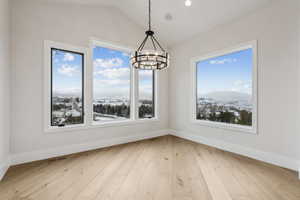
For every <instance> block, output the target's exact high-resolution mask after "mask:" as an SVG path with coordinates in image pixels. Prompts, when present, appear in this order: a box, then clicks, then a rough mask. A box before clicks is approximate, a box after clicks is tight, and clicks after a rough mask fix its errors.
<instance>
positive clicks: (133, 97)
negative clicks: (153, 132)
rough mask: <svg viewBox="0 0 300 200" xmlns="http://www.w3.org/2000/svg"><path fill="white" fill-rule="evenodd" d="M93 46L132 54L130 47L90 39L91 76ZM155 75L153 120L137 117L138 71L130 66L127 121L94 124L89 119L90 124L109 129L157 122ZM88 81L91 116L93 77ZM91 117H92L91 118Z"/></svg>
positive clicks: (156, 84)
mask: <svg viewBox="0 0 300 200" xmlns="http://www.w3.org/2000/svg"><path fill="white" fill-rule="evenodd" d="M95 46H98V47H104V48H108V49H112V50H117V51H122V52H126V53H128V54H129V55H130V54H131V53H132V52H134V48H131V47H127V46H123V45H119V44H115V43H112V42H105V41H102V40H99V39H97V38H91V39H90V54H91V56H90V58H91V70H92V73H90V74H93V71H94V66H93V48H94V47H95ZM154 73H155V75H154V77H155V80H154V85H155V88H154V92H155V94H154V97H155V98H154V106H155V107H154V109H155V111H154V112H155V113H154V117H153V118H149V119H148V118H146V119H140V118H139V117H138V98H139V97H138V88H139V78H138V70H137V69H135V68H133V67H132V66H131V70H130V75H131V80H130V118H129V119H127V120H116V121H108V122H94V121H93V119H92V118H91V124H92V126H94V127H111V126H119V125H130V124H139V123H147V122H157V121H159V112H158V111H159V109H158V106H159V105H158V92H159V91H158V73H157V71H155V72H154ZM89 80H91V83H90V84H91V86H92V87H91V88H92V89H91V97H92V98H90V101H89V104H90V105H92V108H91V109H92V110H91V113H92V115H93V99H94V94H93V88H94V85H93V82H94V76H93V75H92V77H91V78H89ZM92 117H93V116H92Z"/></svg>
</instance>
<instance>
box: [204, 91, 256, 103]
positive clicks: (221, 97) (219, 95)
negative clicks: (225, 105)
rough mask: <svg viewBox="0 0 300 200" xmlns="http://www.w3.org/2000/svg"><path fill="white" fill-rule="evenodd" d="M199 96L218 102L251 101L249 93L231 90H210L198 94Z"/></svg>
mask: <svg viewBox="0 0 300 200" xmlns="http://www.w3.org/2000/svg"><path fill="white" fill-rule="evenodd" d="M200 98H207V99H213V100H215V101H219V102H231V101H238V102H244V103H251V101H252V96H251V95H249V94H246V93H241V92H233V91H220V92H211V93H207V94H202V95H200Z"/></svg>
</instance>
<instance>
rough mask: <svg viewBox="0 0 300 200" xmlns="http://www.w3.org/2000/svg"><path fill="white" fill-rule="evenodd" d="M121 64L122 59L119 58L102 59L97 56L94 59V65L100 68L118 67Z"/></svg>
mask: <svg viewBox="0 0 300 200" xmlns="http://www.w3.org/2000/svg"><path fill="white" fill-rule="evenodd" d="M122 64H123V60H122V59H120V58H111V59H102V58H98V59H96V60H94V66H95V67H100V68H112V67H120V66H122Z"/></svg>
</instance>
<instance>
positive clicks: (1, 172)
mask: <svg viewBox="0 0 300 200" xmlns="http://www.w3.org/2000/svg"><path fill="white" fill-rule="evenodd" d="M9 167H10V159H9V158H7V159H6V160H4V161H3V162H2V163H0V181H1V180H2V179H3V178H4V176H5V174H6V172H7V170H8V168H9Z"/></svg>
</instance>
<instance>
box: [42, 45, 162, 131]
mask: <svg viewBox="0 0 300 200" xmlns="http://www.w3.org/2000/svg"><path fill="white" fill-rule="evenodd" d="M44 51H45V52H44V54H45V58H44V62H45V69H44V80H45V84H44V85H45V94H44V96H45V98H44V104H45V112H44V124H45V131H46V132H59V131H60V130H77V129H79V128H83V129H85V128H89V127H96V126H99V127H102V126H103V127H106V126H115V125H128V124H134V123H144V122H147V121H148V120H149V121H151V120H152V121H155V120H156V119H157V113H156V107H155V104H156V101H155V98H156V96H157V95H156V93H155V91H156V88H155V84H156V83H155V82H156V78H155V77H156V76H155V73H154V72H153V71H146V70H143V71H139V70H135V69H133V68H132V66H131V63H130V53H131V52H132V50H131V49H129V48H124V47H119V46H115V45H112V44H108V43H103V42H99V41H96V40H93V41H91V43H90V51H88V49H87V48H82V47H75V46H72V45H68V44H62V43H57V42H52V41H45V43H44ZM89 52H91V55H89ZM87 63H89V64H87ZM142 119H143V120H142Z"/></svg>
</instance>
